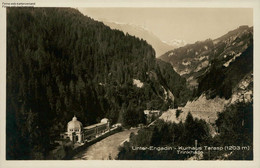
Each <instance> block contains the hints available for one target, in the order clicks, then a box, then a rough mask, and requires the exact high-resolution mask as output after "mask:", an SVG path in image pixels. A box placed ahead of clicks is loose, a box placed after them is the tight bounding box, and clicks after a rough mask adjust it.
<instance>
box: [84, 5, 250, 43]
mask: <svg viewBox="0 0 260 168" xmlns="http://www.w3.org/2000/svg"><path fill="white" fill-rule="evenodd" d="M79 11H80V12H82V13H83V14H84V15H87V16H89V17H91V18H93V19H95V20H99V21H109V22H119V23H125V24H134V25H139V26H142V27H144V28H146V29H148V30H149V31H151V32H152V33H153V34H155V35H156V36H157V37H159V38H160V39H161V40H162V41H171V40H175V39H178V40H185V41H186V42H187V43H194V42H196V41H202V40H206V39H208V38H211V39H215V38H218V37H220V36H222V35H224V34H225V33H227V32H228V31H230V30H233V29H236V28H238V27H239V26H241V25H248V26H253V9H250V8H79Z"/></svg>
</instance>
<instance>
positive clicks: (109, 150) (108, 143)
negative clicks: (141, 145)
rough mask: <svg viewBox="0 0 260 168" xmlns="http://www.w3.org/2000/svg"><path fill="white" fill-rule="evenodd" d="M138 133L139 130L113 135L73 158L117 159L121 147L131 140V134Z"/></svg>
mask: <svg viewBox="0 0 260 168" xmlns="http://www.w3.org/2000/svg"><path fill="white" fill-rule="evenodd" d="M137 131H138V129H131V130H124V131H122V132H119V133H116V134H113V135H111V136H109V137H107V138H105V139H103V140H101V141H99V142H97V143H95V144H93V145H92V146H90V147H88V148H87V149H85V150H84V151H82V152H80V153H79V154H77V155H76V156H74V157H73V160H108V159H109V157H110V158H111V159H115V158H116V157H117V155H118V152H119V151H118V147H119V145H120V144H121V143H122V142H123V141H124V140H126V139H127V138H129V135H130V133H131V132H134V133H136V132H137Z"/></svg>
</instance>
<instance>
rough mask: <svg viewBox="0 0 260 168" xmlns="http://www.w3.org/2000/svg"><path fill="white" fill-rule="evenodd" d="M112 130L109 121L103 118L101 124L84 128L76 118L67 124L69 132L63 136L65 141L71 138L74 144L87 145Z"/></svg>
mask: <svg viewBox="0 0 260 168" xmlns="http://www.w3.org/2000/svg"><path fill="white" fill-rule="evenodd" d="M109 129H110V125H109V120H108V119H107V118H103V119H102V120H101V121H100V123H97V124H94V125H90V126H87V127H83V125H82V123H81V122H80V121H78V120H77V117H76V116H74V117H73V118H72V120H71V121H69V122H68V124H67V132H65V133H63V134H61V137H62V138H63V139H66V138H69V139H70V140H71V141H72V142H73V143H76V142H79V143H85V141H87V140H91V139H93V138H95V137H96V136H98V135H100V134H102V133H104V132H106V131H108V130H109Z"/></svg>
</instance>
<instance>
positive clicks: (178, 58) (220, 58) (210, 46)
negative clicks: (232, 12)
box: [159, 26, 253, 98]
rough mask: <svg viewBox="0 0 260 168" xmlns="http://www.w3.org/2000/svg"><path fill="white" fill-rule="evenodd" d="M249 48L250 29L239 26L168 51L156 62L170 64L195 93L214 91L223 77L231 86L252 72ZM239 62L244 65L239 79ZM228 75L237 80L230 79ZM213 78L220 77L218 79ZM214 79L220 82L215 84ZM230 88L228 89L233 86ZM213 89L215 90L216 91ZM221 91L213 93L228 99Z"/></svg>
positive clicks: (227, 94)
mask: <svg viewBox="0 0 260 168" xmlns="http://www.w3.org/2000/svg"><path fill="white" fill-rule="evenodd" d="M252 49H253V27H248V26H240V27H238V28H237V29H235V30H232V31H229V32H228V33H227V34H225V35H223V36H221V37H219V38H217V39H215V40H211V39H207V40H205V41H199V42H196V43H194V44H188V45H186V46H184V47H180V48H177V49H174V50H171V51H168V52H166V53H165V54H163V55H162V56H161V57H160V58H159V59H161V60H163V61H166V62H169V63H171V65H172V66H173V68H174V70H175V71H176V72H178V73H179V74H180V75H181V76H183V77H185V78H186V79H187V81H188V84H189V86H190V87H191V88H198V91H199V93H201V92H203V91H206V90H215V89H216V88H215V87H217V86H216V85H218V86H221V85H222V84H220V83H218V82H223V79H225V81H227V80H228V79H227V76H229V77H230V78H231V79H230V80H228V81H229V83H233V85H235V84H234V83H236V84H237V83H238V82H239V80H242V78H243V77H244V76H245V75H246V74H248V73H252V71H253V68H252V66H253V61H252V59H251V58H252V57H253V53H252ZM239 62H243V63H244V65H243V66H244V67H243V68H242V70H245V72H243V73H240V76H239V75H238V72H239V70H241V67H238V66H239V65H242V64H240V63H239ZM235 68H237V69H238V72H237V73H236V72H234V71H233V69H235ZM216 71H217V72H216ZM213 72H215V73H216V74H213ZM231 72H232V74H233V75H235V76H237V75H238V76H239V77H237V79H233V80H232V77H231V76H230V74H231ZM215 75H220V76H222V79H219V78H220V77H217V76H215ZM210 76H212V81H209V80H210V79H211V78H210ZM213 78H214V79H213ZM216 79H219V80H220V81H216ZM232 81H233V82H232ZM234 81H235V82H234ZM214 82H215V83H216V84H215V85H214V84H213V83H214ZM233 85H232V87H235V86H233ZM225 86H226V85H225ZM223 87H224V86H223ZM217 88H218V89H217V90H219V89H220V88H219V87H217ZM222 89H224V88H222ZM222 89H220V90H222ZM220 90H219V91H220ZM230 90H232V89H231V88H230V89H229V92H230ZM219 91H217V92H219ZM221 92H222V93H215V94H220V95H221V96H225V97H227V98H228V97H230V96H231V93H223V90H222V91H221ZM231 92H232V91H231ZM212 93H213V92H212Z"/></svg>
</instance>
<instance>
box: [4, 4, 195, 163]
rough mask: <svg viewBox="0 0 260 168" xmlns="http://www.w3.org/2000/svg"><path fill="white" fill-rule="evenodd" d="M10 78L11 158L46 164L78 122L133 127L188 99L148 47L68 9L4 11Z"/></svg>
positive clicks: (8, 131)
mask: <svg viewBox="0 0 260 168" xmlns="http://www.w3.org/2000/svg"><path fill="white" fill-rule="evenodd" d="M6 78H7V88H6V89H7V90H6V93H7V95H6V100H7V103H6V122H7V123H6V126H7V127H6V142H7V146H6V147H7V148H6V149H7V153H6V158H7V159H44V158H45V157H46V156H47V155H48V152H49V150H51V149H52V144H53V142H54V140H55V139H57V138H58V137H59V134H60V133H61V132H64V131H65V130H66V125H67V122H68V121H70V120H71V118H72V117H73V115H76V116H77V117H78V119H79V120H80V121H81V122H82V123H83V125H89V124H93V123H96V122H100V119H102V118H103V117H107V118H109V119H110V120H111V122H112V124H113V123H116V122H122V123H123V124H124V125H125V126H126V127H130V126H135V125H137V124H139V123H145V116H144V113H143V110H144V109H159V110H160V109H167V108H169V107H173V106H177V105H179V104H184V103H185V102H186V101H187V99H188V97H189V96H186V97H183V96H182V95H189V93H190V92H189V90H188V89H187V88H186V81H185V79H184V78H182V77H180V76H179V75H178V74H177V73H176V72H174V70H173V69H172V68H171V66H170V65H169V64H168V63H163V62H160V61H156V59H155V52H154V50H153V48H152V47H151V46H150V45H149V44H147V43H146V41H144V40H142V39H138V38H135V37H133V36H130V35H128V34H124V33H123V32H121V31H117V30H111V29H110V28H109V27H107V26H105V25H104V24H103V23H101V22H97V21H95V20H93V19H91V18H89V17H87V16H83V15H82V14H81V13H80V12H79V11H77V10H76V9H68V8H8V9H7V77H6ZM133 79H138V80H140V81H141V82H142V83H143V87H141V88H139V87H137V86H135V85H134V84H133ZM165 91H167V92H168V91H170V92H171V93H172V94H173V95H174V98H175V101H174V102H173V101H172V99H169V97H168V96H167V95H166V93H165Z"/></svg>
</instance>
